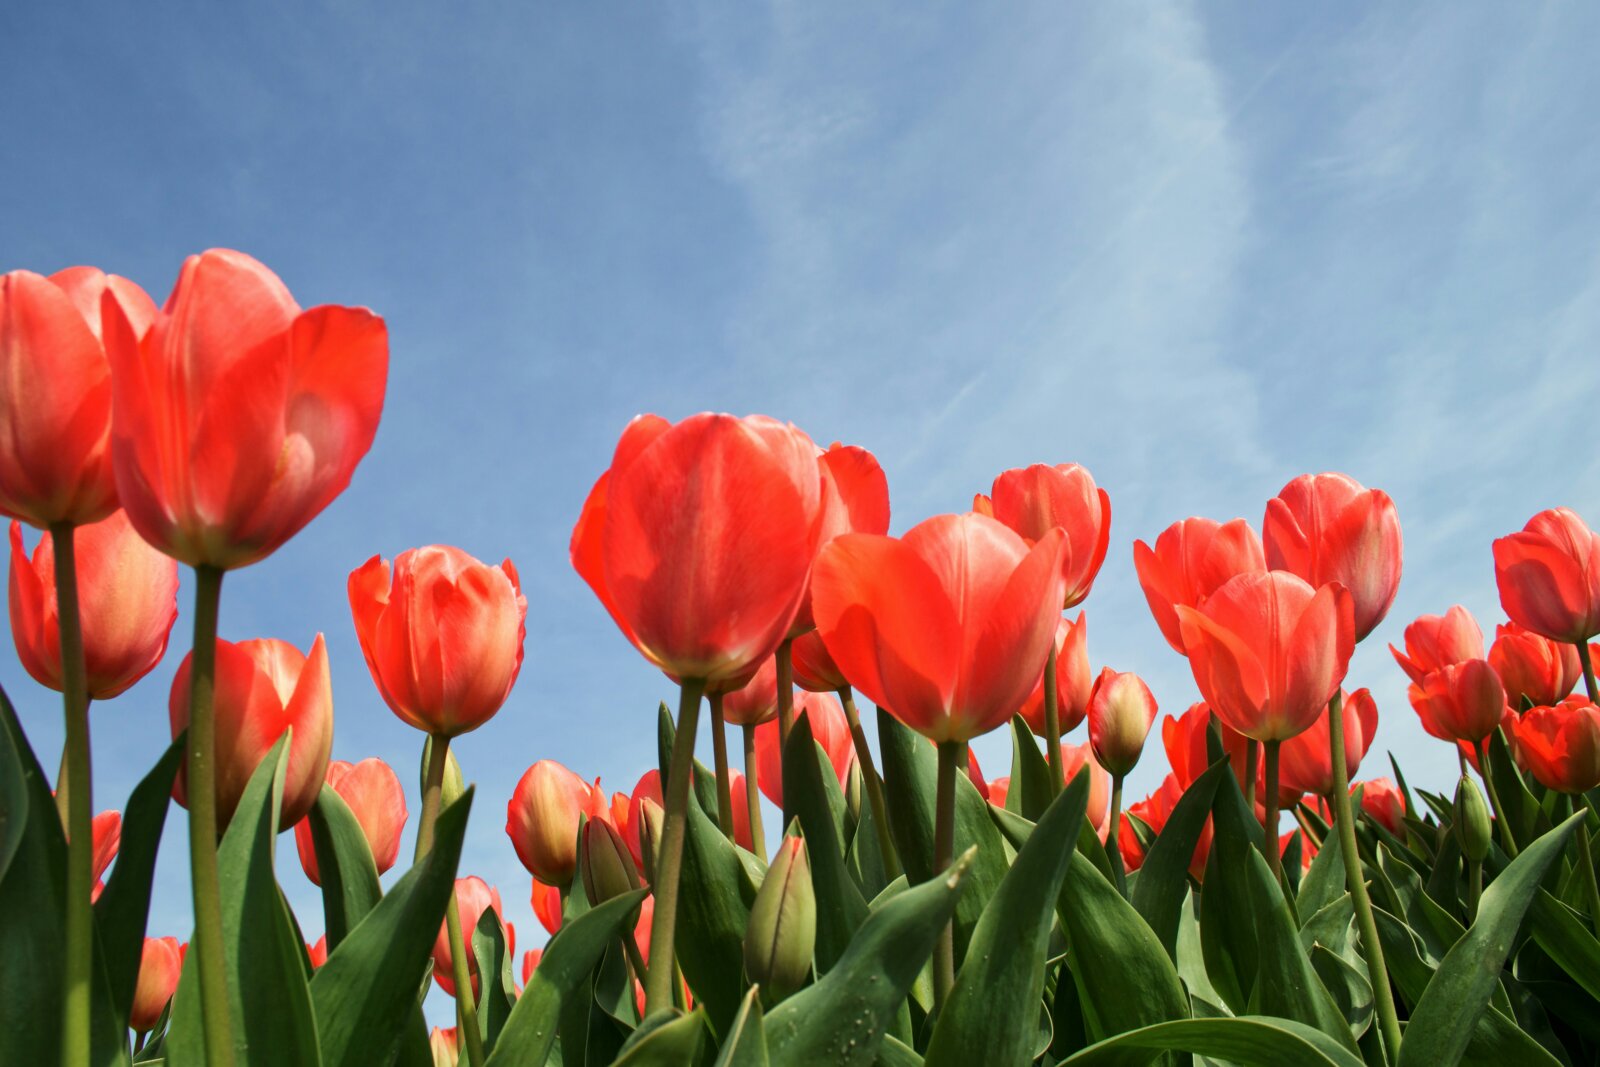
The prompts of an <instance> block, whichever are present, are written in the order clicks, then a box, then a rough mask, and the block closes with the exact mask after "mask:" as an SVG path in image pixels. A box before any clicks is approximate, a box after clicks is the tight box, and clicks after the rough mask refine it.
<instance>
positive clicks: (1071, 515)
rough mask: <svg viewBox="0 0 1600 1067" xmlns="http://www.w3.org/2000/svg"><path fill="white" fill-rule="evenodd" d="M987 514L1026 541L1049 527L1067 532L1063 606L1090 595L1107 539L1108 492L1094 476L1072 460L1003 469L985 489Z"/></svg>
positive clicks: (1040, 536) (1032, 541) (1036, 538)
mask: <svg viewBox="0 0 1600 1067" xmlns="http://www.w3.org/2000/svg"><path fill="white" fill-rule="evenodd" d="M990 498H991V503H990V508H991V509H992V510H990V511H989V512H988V514H990V515H992V516H993V517H994V518H996V519H998V520H1000V521H1001V522H1003V523H1005V524H1006V525H1007V526H1009V527H1010V528H1011V529H1013V530H1015V531H1016V532H1017V533H1019V534H1021V535H1022V538H1023V540H1024V541H1026V542H1027V543H1028V544H1029V545H1030V546H1031V545H1034V544H1036V543H1038V542H1039V541H1042V540H1043V539H1044V537H1045V535H1046V534H1048V533H1049V532H1050V531H1051V530H1052V529H1054V528H1056V527H1060V528H1061V530H1062V531H1063V532H1064V533H1065V534H1066V550H1065V551H1064V552H1063V554H1062V558H1061V573H1062V577H1063V578H1065V579H1066V588H1065V589H1064V590H1063V591H1062V603H1061V606H1062V608H1070V607H1072V606H1073V605H1075V604H1077V603H1079V602H1081V601H1082V600H1083V599H1084V597H1086V596H1088V595H1089V590H1090V589H1091V588H1092V587H1093V586H1094V579H1095V576H1096V575H1098V574H1099V573H1100V565H1101V564H1102V563H1104V562H1105V558H1106V549H1107V547H1108V546H1109V545H1110V543H1111V498H1110V497H1109V496H1107V495H1106V491H1105V490H1104V489H1101V488H1099V487H1098V486H1096V485H1095V484H1094V476H1093V475H1091V474H1090V473H1089V472H1088V471H1087V470H1086V469H1084V468H1083V467H1080V466H1078V464H1076V463H1061V464H1057V465H1056V466H1053V467H1052V466H1048V465H1046V464H1043V463H1035V464H1033V465H1032V466H1031V467H1025V468H1019V469H1013V470H1008V471H1002V472H1001V473H1000V474H999V475H998V476H996V477H995V480H994V486H993V488H992V489H991V490H990Z"/></svg>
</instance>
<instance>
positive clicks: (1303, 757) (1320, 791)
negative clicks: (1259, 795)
mask: <svg viewBox="0 0 1600 1067" xmlns="http://www.w3.org/2000/svg"><path fill="white" fill-rule="evenodd" d="M1344 711H1345V714H1344V715H1343V716H1342V718H1343V719H1344V759H1345V764H1344V765H1345V780H1346V781H1348V780H1349V779H1351V778H1353V777H1355V773H1356V771H1357V770H1358V769H1359V768H1360V767H1361V760H1362V757H1364V756H1365V755H1366V754H1367V749H1368V748H1369V747H1371V745H1372V737H1373V734H1375V733H1376V732H1377V729H1378V705H1377V703H1376V702H1375V701H1374V700H1373V699H1372V693H1371V692H1369V691H1368V690H1366V689H1357V690H1356V691H1355V692H1354V693H1348V694H1346V695H1345V697H1344ZM1329 752H1330V746H1329V744H1328V717H1327V716H1326V715H1322V716H1318V717H1317V720H1316V721H1315V722H1314V723H1312V724H1311V726H1310V727H1309V728H1308V729H1307V730H1306V731H1305V732H1304V733H1301V734H1296V735H1295V736H1294V737H1291V738H1289V739H1288V740H1287V741H1285V742H1284V743H1283V748H1282V750H1281V751H1280V752H1279V754H1278V758H1279V764H1278V781H1279V785H1280V786H1281V787H1282V788H1283V789H1284V790H1285V791H1286V792H1293V793H1313V794H1315V795H1316V796H1319V797H1327V796H1329V795H1330V794H1331V793H1332V792H1333V790H1334V774H1333V760H1332V758H1331V757H1330V755H1329Z"/></svg>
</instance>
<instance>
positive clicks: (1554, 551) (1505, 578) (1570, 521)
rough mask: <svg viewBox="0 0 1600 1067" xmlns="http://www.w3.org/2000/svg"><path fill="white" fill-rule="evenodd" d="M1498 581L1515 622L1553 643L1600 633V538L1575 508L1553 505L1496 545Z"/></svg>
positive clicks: (1495, 570)
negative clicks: (1555, 506)
mask: <svg viewBox="0 0 1600 1067" xmlns="http://www.w3.org/2000/svg"><path fill="white" fill-rule="evenodd" d="M1494 579H1495V584H1496V585H1498V586H1499V588H1500V606H1501V607H1503V608H1505V610H1506V614H1507V615H1509V616H1510V617H1511V621H1512V622H1514V623H1516V624H1517V625H1518V626H1521V627H1524V628H1525V629H1529V630H1532V631H1533V632H1534V633H1536V634H1543V635H1544V636H1545V637H1548V638H1550V639H1551V640H1552V641H1566V642H1577V641H1587V640H1588V639H1589V638H1591V637H1593V636H1595V635H1596V634H1600V537H1596V536H1595V532H1594V531H1593V530H1591V529H1589V526H1588V524H1587V523H1585V522H1584V521H1583V519H1581V518H1579V517H1578V514H1577V512H1575V511H1572V510H1571V509H1570V508H1551V509H1550V510H1549V511H1541V512H1539V514H1537V515H1535V516H1534V517H1533V518H1531V519H1529V520H1528V524H1527V525H1526V526H1524V527H1523V528H1522V529H1521V530H1520V531H1519V532H1517V533H1514V534H1510V535H1509V536H1506V537H1502V538H1500V539H1499V540H1497V541H1495V543H1494Z"/></svg>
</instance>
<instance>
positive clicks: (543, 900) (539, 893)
mask: <svg viewBox="0 0 1600 1067" xmlns="http://www.w3.org/2000/svg"><path fill="white" fill-rule="evenodd" d="M529 903H531V904H532V905H533V915H534V918H536V919H538V920H539V925H540V926H542V927H544V929H545V933H547V934H550V935H551V936H552V937H553V936H555V932H556V931H557V930H559V929H561V920H562V915H561V890H559V889H557V888H556V887H555V886H553V885H549V884H547V883H545V882H541V881H539V879H537V878H535V879H533V893H532V894H531V899H530V901H529ZM524 981H526V979H524Z"/></svg>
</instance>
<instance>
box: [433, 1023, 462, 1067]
mask: <svg viewBox="0 0 1600 1067" xmlns="http://www.w3.org/2000/svg"><path fill="white" fill-rule="evenodd" d="M428 1050H429V1051H430V1052H432V1053H433V1067H456V1065H457V1064H459V1063H460V1062H461V1049H460V1047H459V1045H458V1043H457V1041H456V1028H455V1027H453V1026H452V1027H450V1028H448V1029H446V1028H444V1027H441V1026H435V1027H434V1028H433V1032H432V1033H431V1034H429V1035H428Z"/></svg>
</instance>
